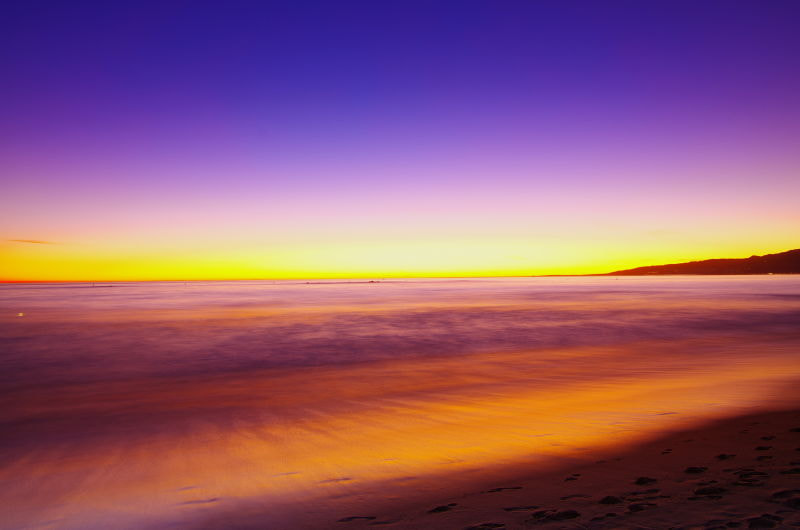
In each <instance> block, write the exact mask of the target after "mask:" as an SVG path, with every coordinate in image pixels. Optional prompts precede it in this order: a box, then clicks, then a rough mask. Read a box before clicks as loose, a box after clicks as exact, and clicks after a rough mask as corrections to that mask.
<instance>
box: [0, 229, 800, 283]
mask: <svg viewBox="0 0 800 530" xmlns="http://www.w3.org/2000/svg"><path fill="white" fill-rule="evenodd" d="M632 247H633V248H632ZM788 249H789V247H788V246H787V247H785V248H778V249H775V248H763V247H762V248H755V249H754V248H753V247H752V246H748V245H737V246H735V247H734V246H731V247H730V248H727V249H726V250H725V253H724V254H723V255H720V254H712V255H709V254H708V251H707V250H703V249H702V247H700V246H687V247H685V248H677V247H674V246H666V245H654V244H645V243H642V244H640V245H636V246H634V245H624V246H623V245H620V244H611V243H609V242H608V241H578V242H576V241H564V242H559V241H547V242H539V243H536V242H531V241H527V240H522V239H518V238H513V239H512V238H510V239H505V240H503V239H494V240H450V241H441V240H428V241H360V242H349V243H346V244H336V243H325V242H312V243H304V244H300V243H297V244H290V243H285V242H284V243H282V244H276V245H265V246H264V247H263V248H261V247H260V246H255V245H234V246H233V247H232V248H221V249H220V250H218V251H213V250H209V249H208V248H205V247H204V246H202V245H199V244H196V243H195V244H187V245H185V246H183V247H180V248H168V247H166V246H163V247H161V248H158V247H155V246H154V247H153V248H151V249H148V250H146V251H144V250H137V249H134V248H125V247H115V248H111V247H108V246H104V245H101V244H94V245H88V244H87V245H78V244H47V245H43V244H24V243H14V242H5V243H0V256H1V257H2V260H1V262H0V281H115V280H116V281H142V280H238V279H307V278H321V279H332V278H401V277H469V276H531V275H548V274H595V273H605V272H611V271H614V270H619V269H626V268H632V267H638V266H642V265H658V264H664V263H675V262H681V261H689V260H695V259H708V258H714V257H747V256H749V255H751V254H752V253H753V252H758V253H771V252H781V251H783V250H788Z"/></svg>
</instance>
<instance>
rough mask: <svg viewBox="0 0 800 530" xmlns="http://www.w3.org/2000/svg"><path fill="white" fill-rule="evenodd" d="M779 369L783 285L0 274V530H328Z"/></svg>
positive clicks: (755, 392) (619, 439) (686, 413)
mask: <svg viewBox="0 0 800 530" xmlns="http://www.w3.org/2000/svg"><path fill="white" fill-rule="evenodd" d="M798 377H800V277H797V276H777V275H776V276H759V277H743V276H716V277H679V276H672V277H669V276H666V277H563V278H486V279H415V280H384V281H357V280H347V281H241V282H139V283H94V284H92V283H58V284H56V283H54V284H6V285H0V527H2V528H98V529H100V528H103V529H106V528H192V527H198V528H199V527H216V528H218V527H226V526H236V527H242V528H247V527H253V528H289V527H292V528H294V527H298V528H299V527H307V528H324V527H327V526H329V525H334V524H335V520H336V519H337V517H343V516H347V515H353V510H356V509H363V508H365V507H369V506H377V505H384V504H391V503H400V502H406V501H408V500H409V499H412V498H416V497H420V496H427V497H429V498H436V495H442V496H443V495H446V494H448V492H451V491H452V490H453V488H459V487H460V488H469V487H471V486H470V484H475V483H479V482H480V481H483V480H488V478H489V477H492V476H493V474H494V475H499V474H501V473H504V472H507V470H508V469H521V468H522V467H524V466H538V467H539V468H544V467H547V466H552V465H556V463H559V462H565V461H569V462H575V461H582V460H585V459H587V458H590V457H591V455H592V454H594V453H595V452H596V451H598V450H602V449H603V448H608V447H610V446H615V445H624V444H626V443H634V442H636V441H637V440H642V439H645V438H647V437H649V436H653V435H655V434H656V433H662V432H665V431H669V430H670V429H674V428H679V427H682V426H686V425H687V424H690V423H693V422H695V423H696V422H699V421H703V420H706V419H710V418H715V417H720V416H725V415H731V414H737V413H741V412H745V411H752V410H755V409H759V408H765V407H769V408H776V407H789V406H794V405H795V404H796V403H795V402H794V396H793V395H791V394H790V389H791V385H792V384H794V382H795V380H796V379H797V378H798ZM521 466H522V467H521ZM504 470H505V471H504ZM465 491H466V490H465ZM415 496H416V497H415Z"/></svg>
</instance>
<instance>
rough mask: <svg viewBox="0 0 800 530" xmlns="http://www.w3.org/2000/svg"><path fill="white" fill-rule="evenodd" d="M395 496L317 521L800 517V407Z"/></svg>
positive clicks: (577, 523) (667, 521) (740, 522)
mask: <svg viewBox="0 0 800 530" xmlns="http://www.w3.org/2000/svg"><path fill="white" fill-rule="evenodd" d="M528 472H530V470H528ZM523 476H524V475H523ZM400 504H402V503H400V502H398V503H396V504H395V506H396V507H395V508H392V507H390V506H384V507H382V508H379V509H376V510H374V511H369V510H367V511H365V512H363V513H361V512H359V513H351V514H342V517H340V518H339V519H337V520H332V521H330V522H329V523H328V524H324V525H323V526H324V527H329V528H367V527H373V526H379V527H388V528H403V529H406V528H407V529H415V528H437V529H449V528H453V529H467V528H470V529H475V530H479V529H480V530H484V529H490V528H497V529H502V528H508V529H512V528H533V527H539V526H542V527H544V528H601V529H603V528H734V527H742V528H789V527H793V526H800V408H796V409H793V410H771V411H765V412H757V413H751V414H746V415H740V416H734V417H729V418H724V419H719V420H715V421H712V422H709V423H706V424H704V425H699V426H696V427H693V428H689V429H682V430H680V431H676V432H674V433H672V434H669V435H666V436H662V437H659V438H656V439H653V440H650V441H647V442H644V443H641V444H638V445H635V446H632V447H629V448H627V449H626V448H620V449H619V450H618V451H606V454H605V455H604V457H602V458H600V459H598V460H596V461H594V462H592V463H589V464H579V465H575V466H571V467H564V468H560V469H557V470H551V469H548V470H545V471H543V472H542V473H535V472H533V473H532V474H528V475H527V477H526V478H520V477H518V478H515V479H513V480H508V481H505V482H502V483H490V484H486V487H485V489H482V490H480V491H473V492H469V493H465V494H463V495H460V496H453V497H449V498H440V499H435V500H434V499H431V501H430V502H427V503H424V504H419V505H404V506H402V508H401V507H399V505H400ZM610 514H614V515H610Z"/></svg>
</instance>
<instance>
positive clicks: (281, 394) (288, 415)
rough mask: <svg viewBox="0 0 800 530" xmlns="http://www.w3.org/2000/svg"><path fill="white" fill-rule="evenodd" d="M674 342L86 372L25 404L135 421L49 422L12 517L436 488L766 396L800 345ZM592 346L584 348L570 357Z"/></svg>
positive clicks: (140, 511) (157, 511)
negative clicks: (786, 349) (89, 381)
mask: <svg viewBox="0 0 800 530" xmlns="http://www.w3.org/2000/svg"><path fill="white" fill-rule="evenodd" d="M671 347H674V348H684V349H690V348H691V349H692V350H693V351H698V348H701V347H702V345H700V344H693V343H689V342H687V343H684V344H674V345H672V346H671ZM739 347H742V346H741V345H740V346H739ZM745 347H746V346H745ZM643 348H649V349H651V350H655V351H657V353H658V354H659V355H656V356H655V360H654V362H653V363H652V364H651V365H650V366H642V365H641V363H639V364H638V365H637V367H636V369H635V370H628V371H626V370H623V369H621V366H623V365H624V364H625V363H626V362H630V361H631V359H632V357H633V356H635V355H636V352H638V351H641V350H642V349H643ZM663 349H664V346H663V345H658V344H647V343H641V344H637V345H635V346H631V347H628V348H627V349H621V348H616V349H602V348H600V349H598V348H584V349H575V350H570V351H563V350H561V351H554V352H538V354H537V355H536V356H535V357H531V356H526V355H525V354H523V353H520V352H517V353H509V354H495V355H489V356H487V355H479V356H478V355H476V356H472V357H465V358H451V359H433V360H432V359H417V360H406V361H402V362H376V363H365V364H362V365H356V366H348V367H325V368H309V369H305V370H295V371H286V372H284V373H278V374H276V373H274V371H265V372H263V373H258V374H243V375H240V376H239V377H231V376H225V377H219V378H215V377H207V378H204V379H201V380H196V379H187V380H170V381H133V382H128V383H126V384H120V383H116V384H113V385H110V384H97V385H95V386H93V387H87V386H86V385H82V386H80V387H76V388H75V389H73V391H72V392H71V393H70V392H67V393H65V394H63V395H62V396H61V398H60V399H59V400H57V401H56V400H51V399H48V398H47V397H46V396H30V398H29V399H28V400H26V402H25V406H24V407H22V408H19V409H18V411H17V412H18V414H19V415H20V416H25V417H37V416H39V417H45V418H48V417H56V416H59V417H60V419H61V420H62V421H65V420H66V425H70V424H71V422H70V421H69V417H70V416H74V417H75V420H80V419H81V418H87V417H88V418H94V419H95V420H96V421H99V422H111V423H114V422H116V423H118V428H114V429H110V430H107V431H104V430H103V429H100V432H98V433H97V435H96V437H95V438H94V439H92V438H90V439H85V440H83V439H80V438H79V439H78V440H75V441H71V440H70V439H69V438H70V436H71V435H74V434H75V433H70V432H59V431H58V430H57V426H54V429H53V430H50V431H49V433H48V434H49V435H50V436H56V437H63V438H64V440H63V441H62V442H61V443H55V444H51V445H48V446H46V447H43V448H41V449H40V450H38V451H33V452H32V453H30V454H28V455H27V458H25V459H23V460H21V461H18V462H15V463H13V464H12V465H10V466H7V467H4V468H3V470H2V471H1V472H0V480H2V481H3V482H4V483H7V484H10V483H13V482H14V481H15V479H17V478H19V477H22V476H24V477H25V481H24V482H23V483H17V485H16V486H15V487H14V488H12V489H11V490H9V489H5V491H4V493H2V497H5V498H4V499H3V505H5V506H14V509H13V513H12V514H10V515H11V517H12V518H11V519H10V520H12V521H13V520H14V519H17V522H18V523H19V524H24V523H30V522H32V521H33V520H39V521H42V520H61V521H62V522H63V523H64V524H65V525H66V526H70V527H80V526H85V525H91V524H98V522H99V524H100V526H103V525H104V524H109V522H110V521H112V520H114V518H118V517H119V516H120V515H121V514H122V515H124V517H127V518H130V519H128V520H127V523H128V524H131V525H133V526H136V524H145V523H146V522H147V520H148V516H150V517H156V518H160V517H164V518H166V519H167V520H171V519H172V518H174V517H176V515H180V516H183V515H186V516H188V517H189V518H190V519H191V518H192V517H197V516H198V514H202V513H203V511H204V510H209V509H211V507H214V508H218V507H219V506H221V505H224V504H229V505H230V504H231V503H234V502H235V501H243V500H247V499H262V501H263V500H264V499H267V501H266V502H267V503H269V502H270V501H272V502H276V503H285V502H292V501H293V502H296V503H302V502H310V501H312V500H314V499H316V498H320V497H326V496H329V495H332V494H348V495H357V494H358V493H359V489H360V488H362V487H367V488H369V487H370V485H372V484H374V483H378V482H386V481H389V483H391V482H392V481H393V480H395V482H394V483H393V486H392V488H389V489H385V490H384V492H388V491H392V492H393V494H395V495H401V494H402V489H403V480H400V481H399V482H396V480H397V479H405V482H406V484H407V487H412V488H420V487H425V486H424V484H425V483H426V482H430V481H434V482H435V481H436V480H437V477H440V476H441V475H447V474H449V473H452V472H453V471H459V472H464V471H467V470H480V469H483V468H486V467H487V466H498V465H503V464H513V463H515V462H526V463H531V462H536V461H539V462H540V463H541V465H545V464H546V463H548V462H550V463H552V462H554V460H553V457H555V456H561V457H571V458H576V459H581V458H590V457H591V453H590V452H587V451H586V448H595V449H596V448H598V447H603V446H608V445H609V444H620V443H625V442H629V441H632V440H635V439H637V438H640V437H642V436H646V435H647V434H648V433H652V432H653V431H654V430H663V429H668V428H670V427H673V426H675V425H679V424H685V422H686V421H690V420H693V421H696V420H698V419H702V418H705V417H711V416H714V415H716V414H721V413H729V412H731V411H732V410H735V409H737V408H740V407H746V406H752V405H758V404H760V403H762V402H763V401H764V400H765V398H767V397H769V396H770V394H769V391H768V389H769V388H772V385H774V383H776V382H780V381H785V380H787V376H791V375H796V373H797V368H798V366H797V362H796V361H795V360H794V358H792V357H786V358H773V359H769V360H767V361H759V362H757V363H755V362H753V363H751V362H746V363H740V364H730V363H729V364H728V365H727V366H723V367H713V366H709V364H713V360H714V359H709V358H708V357H706V358H705V359H704V361H703V362H702V363H699V364H696V365H691V364H690V363H684V364H683V365H682V366H681V367H676V366H674V364H673V363H671V362H670V361H667V360H664V357H662V355H663V354H664V353H665V352H664V351H663ZM658 350H661V351H658ZM576 357H577V358H581V363H580V364H575V363H574V362H566V361H567V360H572V361H574V359H575V358H576ZM717 360H718V359H717ZM710 361H711V362H710ZM581 366H582V367H583V368H579V367H581ZM678 368H681V369H678ZM543 371H546V374H544V373H543ZM143 391H144V392H143ZM92 396H93V397H96V398H97V399H93V400H92V399H87V397H92ZM227 411H235V413H234V414H233V416H234V417H235V419H231V417H230V416H229V415H228V414H226V412H227ZM148 417H149V418H150V420H151V422H152V424H151V425H149V426H148ZM78 423H79V422H78ZM154 425H155V426H156V428H155V431H154V432H140V431H137V429H139V428H143V429H145V430H147V429H148V428H153V427H154ZM428 487H431V486H430V485H428ZM9 494H10V495H9ZM45 500H47V502H45ZM53 500H57V502H53ZM87 515H89V516H90V519H89V520H86V519H83V518H84V517H86V516H87ZM275 517H276V518H277V516H275ZM109 518H110V519H109ZM116 521H119V519H116ZM56 526H60V524H56ZM112 526H113V525H112Z"/></svg>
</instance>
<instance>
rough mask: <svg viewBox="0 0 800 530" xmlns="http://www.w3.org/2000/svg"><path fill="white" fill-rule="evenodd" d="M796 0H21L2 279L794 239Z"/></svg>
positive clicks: (10, 29)
mask: <svg viewBox="0 0 800 530" xmlns="http://www.w3.org/2000/svg"><path fill="white" fill-rule="evenodd" d="M798 16H800V3H798V2H794V1H788V2H780V1H766V2H765V1H738V2H713V1H702V2H698V1H691V2H682V1H652V2H638V1H614V0H608V1H595V0H593V1H567V2H555V1H553V2H548V1H542V2H528V1H524V2H522V1H521V2H514V1H499V2H489V1H469V0H466V1H453V2H445V1H442V2H414V1H403V2H394V1H387V2H348V1H337V2H304V1H296V2H237V1H231V2H213V3H212V2H189V1H186V2H181V1H169V2H147V1H139V2H124V1H121V2H90V1H86V2H37V1H31V2H12V4H11V5H9V6H7V7H4V13H3V17H2V18H1V19H0V68H2V70H0V71H2V83H0V112H1V114H0V116H2V119H0V280H7V281H8V280H10V281H21V280H36V281H45V280H78V281H83V280H89V281H92V280H152V279H250V278H338V277H344V278H353V277H370V278H372V277H404V276H411V277H413V276H482V275H528V274H581V273H595V272H608V271H612V270H616V269H621V268H630V267H636V266H641V265H652V264H659V263H672V262H679V261H687V260H693V259H705V258H713V257H747V256H749V255H751V254H763V253H770V252H780V251H784V250H788V249H791V248H797V247H800V244H799V243H800V238H798V228H800V202H798V197H800V32H799V31H797V20H798Z"/></svg>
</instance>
